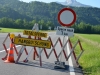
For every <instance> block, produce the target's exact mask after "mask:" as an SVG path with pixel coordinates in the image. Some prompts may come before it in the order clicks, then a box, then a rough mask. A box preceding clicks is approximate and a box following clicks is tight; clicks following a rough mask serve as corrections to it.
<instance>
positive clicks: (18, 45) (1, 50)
mask: <svg viewBox="0 0 100 75" xmlns="http://www.w3.org/2000/svg"><path fill="white" fill-rule="evenodd" d="M20 46H21V45H17V46H16V47H20ZM9 49H10V48H8V49H7V50H9ZM4 51H5V50H1V51H0V53H1V52H4Z"/></svg>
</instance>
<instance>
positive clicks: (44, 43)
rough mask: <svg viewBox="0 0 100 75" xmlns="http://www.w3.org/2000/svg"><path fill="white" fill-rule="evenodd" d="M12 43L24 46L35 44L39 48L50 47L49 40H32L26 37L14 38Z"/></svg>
mask: <svg viewBox="0 0 100 75" xmlns="http://www.w3.org/2000/svg"><path fill="white" fill-rule="evenodd" d="M14 44H18V45H24V46H35V47H40V48H48V49H49V48H51V42H50V41H48V40H34V39H28V38H19V37H15V38H14Z"/></svg>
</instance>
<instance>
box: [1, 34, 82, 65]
mask: <svg viewBox="0 0 100 75" xmlns="http://www.w3.org/2000/svg"><path fill="white" fill-rule="evenodd" d="M8 37H10V33H8V35H7V36H6V38H5V40H4V41H3V47H4V49H5V51H6V53H7V54H6V56H5V57H4V58H2V59H3V60H6V59H7V56H8V50H7V48H6V45H5V42H6V40H7V39H8ZM16 37H20V38H21V35H20V34H18V36H16ZM28 38H29V39H33V38H31V36H28ZM34 39H36V36H35V37H34ZM37 40H42V39H41V38H40V37H38V39H37ZM47 40H48V41H50V42H51V47H52V48H51V51H50V53H48V52H47V50H46V48H42V50H41V51H40V53H42V52H43V51H44V53H45V55H46V58H47V59H49V57H50V56H51V54H52V52H54V55H55V58H56V60H57V61H59V58H60V56H61V53H62V52H63V54H64V57H65V59H66V61H68V59H69V57H70V56H71V55H72V54H73V56H74V59H75V61H76V63H77V64H78V65H79V63H78V60H79V58H80V57H81V55H82V53H83V52H84V50H83V48H82V45H81V43H80V40H79V39H78V41H77V42H76V43H75V45H74V46H72V43H71V41H70V39H68V40H67V41H66V42H65V44H64V45H63V44H62V42H61V39H60V37H59V38H58V39H57V40H56V42H55V43H53V41H52V39H51V37H50V36H49V37H48V38H47ZM10 41H11V42H13V41H12V40H11V38H10ZM58 43H60V46H61V52H60V53H59V54H58V55H57V52H56V51H57V50H56V49H55V47H56V45H57V44H58ZM68 43H69V45H70V48H71V51H70V54H69V55H66V52H65V50H64V48H65V47H66V45H67V44H68ZM78 44H79V46H80V49H81V53H80V54H79V56H78V57H76V54H75V52H74V50H75V47H76V46H77V45H78ZM13 48H14V50H15V52H16V54H17V56H18V57H17V59H16V61H15V63H18V61H19V59H20V57H21V55H22V53H23V51H24V50H25V53H26V55H27V56H26V58H25V60H23V62H28V57H29V56H30V54H31V53H32V51H33V60H35V59H36V56H37V57H39V54H38V52H37V49H36V47H33V48H32V49H31V51H30V52H29V53H28V52H27V49H26V46H24V45H22V47H21V49H20V50H19V52H18V50H17V48H16V46H15V44H13Z"/></svg>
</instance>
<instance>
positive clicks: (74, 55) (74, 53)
mask: <svg viewBox="0 0 100 75" xmlns="http://www.w3.org/2000/svg"><path fill="white" fill-rule="evenodd" d="M68 40H69V44H70V47H71V49H72V43H71V41H70V39H68ZM73 55H74V58H75V60H76V55H75V52H74V51H73Z"/></svg>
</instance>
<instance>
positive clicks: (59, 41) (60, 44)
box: [59, 38, 68, 60]
mask: <svg viewBox="0 0 100 75" xmlns="http://www.w3.org/2000/svg"><path fill="white" fill-rule="evenodd" d="M59 42H60V45H61V47H63V45H62V42H61V39H60V38H59ZM63 53H64V56H65V59H66V60H67V59H68V58H67V55H66V53H65V51H64V49H63Z"/></svg>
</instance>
